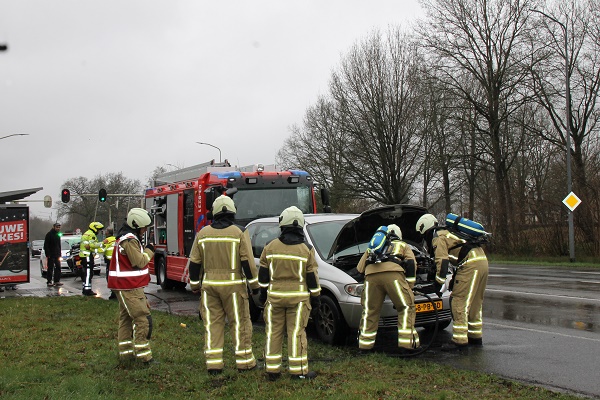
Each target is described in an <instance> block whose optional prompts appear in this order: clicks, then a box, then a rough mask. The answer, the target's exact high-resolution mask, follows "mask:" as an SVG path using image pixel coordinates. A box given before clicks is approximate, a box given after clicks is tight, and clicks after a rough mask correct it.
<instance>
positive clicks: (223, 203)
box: [212, 194, 237, 216]
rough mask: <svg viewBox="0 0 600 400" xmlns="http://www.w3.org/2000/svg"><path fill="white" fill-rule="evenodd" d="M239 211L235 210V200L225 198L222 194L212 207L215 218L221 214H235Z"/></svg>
mask: <svg viewBox="0 0 600 400" xmlns="http://www.w3.org/2000/svg"><path fill="white" fill-rule="evenodd" d="M236 212H237V210H236V209H235V204H233V199H232V198H231V197H229V196H225V195H224V194H222V195H221V196H219V197H217V198H216V199H215V201H214V202H213V205H212V213H213V216H215V215H218V214H221V213H229V214H235V213H236Z"/></svg>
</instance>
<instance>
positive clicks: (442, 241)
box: [416, 214, 489, 351]
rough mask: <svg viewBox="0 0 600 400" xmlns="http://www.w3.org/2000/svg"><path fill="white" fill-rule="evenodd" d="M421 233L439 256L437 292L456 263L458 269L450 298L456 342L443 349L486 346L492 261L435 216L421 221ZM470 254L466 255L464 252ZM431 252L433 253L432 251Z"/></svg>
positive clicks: (418, 228)
mask: <svg viewBox="0 0 600 400" xmlns="http://www.w3.org/2000/svg"><path fill="white" fill-rule="evenodd" d="M416 229H417V232H419V233H420V234H421V235H422V236H423V238H424V239H425V244H426V245H427V247H428V248H429V249H432V250H433V253H434V255H435V264H436V276H435V285H436V291H438V292H439V291H440V290H441V288H442V285H443V284H444V282H445V281H446V275H448V269H449V266H450V264H451V263H452V264H453V265H454V267H455V268H456V272H455V276H454V284H453V287H452V294H451V297H450V300H451V301H450V304H451V308H452V318H453V323H452V340H451V341H450V342H449V343H445V344H443V345H442V351H464V350H467V348H468V346H469V345H471V346H476V347H480V346H482V345H483V339H482V338H483V320H482V311H483V294H484V292H485V288H486V286H487V279H488V272H489V267H488V261H487V257H486V255H485V252H484V251H483V249H482V248H481V247H480V246H474V247H470V245H469V244H468V243H467V242H466V240H464V239H461V238H459V237H458V236H456V235H455V234H454V233H452V232H450V231H449V230H448V229H446V228H445V227H439V226H438V220H437V218H436V217H435V216H433V215H432V214H425V215H423V216H422V217H421V218H419V220H418V221H417V225H416ZM465 246H469V247H466V250H468V251H463V248H465ZM430 251H431V250H430Z"/></svg>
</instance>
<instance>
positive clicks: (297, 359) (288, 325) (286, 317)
mask: <svg viewBox="0 0 600 400" xmlns="http://www.w3.org/2000/svg"><path fill="white" fill-rule="evenodd" d="M279 226H280V229H281V234H280V236H279V237H278V238H277V239H274V240H272V241H271V242H270V243H269V244H268V245H267V246H265V248H264V250H263V252H262V254H261V256H260V267H259V272H258V281H259V284H260V286H261V298H262V299H265V297H266V302H265V307H264V310H263V314H264V319H265V331H266V333H267V343H266V348H265V360H266V370H267V374H268V377H269V379H270V380H276V379H278V378H279V377H280V376H281V363H282V346H283V337H284V334H285V333H286V332H287V338H288V346H287V350H288V360H289V362H288V368H289V372H290V375H291V377H292V379H313V378H315V377H316V376H317V374H316V372H314V371H309V369H308V344H307V340H306V325H307V324H308V318H309V316H310V311H311V309H312V307H313V306H314V307H318V305H319V303H320V301H319V295H320V294H321V286H320V285H319V276H318V274H317V272H318V271H317V269H318V265H317V261H316V259H315V249H314V248H313V247H312V246H310V245H309V244H308V243H306V241H305V239H304V230H303V228H304V216H303V215H302V211H301V210H300V209H298V208H297V207H294V206H292V207H289V208H286V209H285V210H283V212H282V213H281V215H280V216H279Z"/></svg>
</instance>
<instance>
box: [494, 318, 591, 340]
mask: <svg viewBox="0 0 600 400" xmlns="http://www.w3.org/2000/svg"><path fill="white" fill-rule="evenodd" d="M485 325H492V326H499V327H501V328H509V329H518V330H521V331H528V332H536V333H548V334H550V335H558V336H564V337H568V338H575V339H585V340H591V341H593V342H600V339H595V338H588V337H584V336H576V335H567V334H564V333H558V332H552V331H542V330H539V329H531V328H522V327H520V326H514V325H504V324H495V323H493V322H485Z"/></svg>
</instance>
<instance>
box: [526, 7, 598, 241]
mask: <svg viewBox="0 0 600 400" xmlns="http://www.w3.org/2000/svg"><path fill="white" fill-rule="evenodd" d="M599 10H600V5H599V4H598V2H597V1H579V0H567V1H565V0H560V1H554V2H553V3H552V4H551V5H550V6H549V8H548V9H547V10H535V12H536V15H537V17H538V21H537V23H538V25H539V26H540V27H541V29H540V32H541V37H540V42H541V45H542V48H543V49H544V50H546V51H547V52H546V55H547V57H546V58H545V59H544V61H543V62H542V63H540V64H538V65H536V66H535V68H533V70H532V75H533V77H534V79H535V86H534V89H535V94H536V96H537V99H538V101H539V103H540V104H541V105H542V106H543V107H544V108H545V109H546V111H547V115H548V116H549V118H550V120H551V121H552V124H553V126H554V129H553V130H544V129H540V130H538V134H539V135H540V136H541V137H543V138H544V139H545V140H547V141H548V142H550V143H552V144H554V145H555V146H556V147H557V149H558V150H559V151H561V150H562V151H563V152H564V151H565V150H564V149H565V148H566V146H567V139H568V140H569V142H570V146H571V147H570V149H569V151H570V152H571V157H572V167H573V183H574V190H576V192H577V193H578V194H579V196H580V197H582V198H583V199H584V202H583V203H582V205H581V206H580V207H579V208H578V209H577V211H576V212H575V213H574V216H575V217H576V220H577V225H578V226H579V227H580V228H581V229H582V230H583V232H584V234H585V238H586V239H585V240H586V241H588V242H591V241H594V240H597V239H596V237H597V236H598V235H597V232H598V229H597V224H598V220H597V219H596V220H594V218H593V217H592V208H591V207H590V206H591V205H592V203H591V201H590V200H591V199H592V198H595V197H597V187H594V186H591V185H590V184H589V179H588V175H587V174H588V169H587V168H586V165H585V164H586V159H588V158H589V157H590V156H592V155H591V154H589V153H588V150H589V144H590V143H589V142H590V140H594V139H595V138H596V137H597V135H598V120H599V118H600V112H599V111H600V110H598V96H599V93H600V33H599V31H600V28H598V24H599V23H600V20H599V19H598V16H599ZM567 95H568V96H569V99H568V100H567V98H566V96H567ZM567 102H568V105H567ZM567 116H568V119H567ZM567 135H570V137H568V136H567ZM563 165H565V164H563ZM563 176H565V175H564V174H563Z"/></svg>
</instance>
